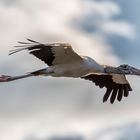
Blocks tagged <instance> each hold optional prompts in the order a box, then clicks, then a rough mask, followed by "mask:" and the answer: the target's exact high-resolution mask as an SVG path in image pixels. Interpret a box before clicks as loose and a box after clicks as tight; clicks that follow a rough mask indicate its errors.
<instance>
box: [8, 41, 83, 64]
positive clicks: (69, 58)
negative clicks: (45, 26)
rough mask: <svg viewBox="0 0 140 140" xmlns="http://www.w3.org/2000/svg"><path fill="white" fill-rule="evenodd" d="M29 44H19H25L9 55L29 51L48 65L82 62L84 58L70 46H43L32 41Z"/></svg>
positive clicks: (62, 44)
mask: <svg viewBox="0 0 140 140" xmlns="http://www.w3.org/2000/svg"><path fill="white" fill-rule="evenodd" d="M27 40H28V41H30V42H29V43H28V42H19V43H20V44H23V45H21V46H15V47H18V49H15V50H11V51H10V53H9V55H11V54H14V53H16V52H19V51H22V50H28V51H29V53H30V54H32V55H34V56H36V57H37V58H39V59H41V60H42V61H44V62H45V63H46V64H47V65H49V66H51V65H57V64H66V63H69V62H73V61H82V58H81V57H80V56H79V55H78V54H77V53H75V52H74V50H73V49H72V47H71V45H70V44H67V43H53V44H51V43H50V44H42V43H39V42H36V41H33V40H31V39H27Z"/></svg>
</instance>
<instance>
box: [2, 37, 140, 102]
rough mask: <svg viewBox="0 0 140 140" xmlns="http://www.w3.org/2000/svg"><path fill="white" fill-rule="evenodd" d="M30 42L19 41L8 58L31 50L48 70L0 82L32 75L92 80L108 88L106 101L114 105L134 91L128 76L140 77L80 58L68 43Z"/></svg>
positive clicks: (131, 69)
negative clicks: (116, 101)
mask: <svg viewBox="0 0 140 140" xmlns="http://www.w3.org/2000/svg"><path fill="white" fill-rule="evenodd" d="M27 40H28V42H19V43H20V44H22V45H20V46H15V47H17V49H15V50H11V51H10V53H9V55H11V54H14V53H16V52H19V51H22V50H28V51H29V53H30V54H32V55H34V56H36V57H37V58H39V59H40V60H42V61H44V62H45V63H46V64H47V65H48V67H46V68H44V69H40V70H37V71H33V72H30V73H28V74H25V75H21V76H6V75H2V76H1V77H0V82H9V81H13V80H17V79H21V78H26V77H30V76H40V75H44V76H53V77H73V78H82V79H85V80H90V81H92V82H94V83H95V85H97V86H99V87H100V88H103V87H106V92H105V95H104V97H103V102H106V101H107V100H108V98H110V102H111V104H113V103H114V101H115V99H117V100H118V101H121V100H122V97H123V96H124V97H127V96H128V95H129V91H132V88H131V86H130V84H129V82H128V81H127V79H126V77H125V75H127V74H129V75H140V70H139V69H136V68H134V67H131V66H129V65H125V64H124V65H120V66H119V67H113V66H107V65H101V64H99V63H97V62H96V61H95V60H93V59H92V58H90V57H88V56H80V55H78V54H77V53H76V52H75V51H74V50H73V49H72V47H71V45H70V44H67V43H52V44H51V43H50V44H49V43H48V44H42V43H39V42H37V41H34V40H31V39H27Z"/></svg>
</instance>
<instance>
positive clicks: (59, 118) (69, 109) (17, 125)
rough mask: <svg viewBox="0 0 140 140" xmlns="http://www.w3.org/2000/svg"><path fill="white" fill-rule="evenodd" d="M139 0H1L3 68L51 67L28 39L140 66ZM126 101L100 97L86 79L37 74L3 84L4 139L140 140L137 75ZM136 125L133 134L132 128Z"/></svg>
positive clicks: (0, 115)
mask: <svg viewBox="0 0 140 140" xmlns="http://www.w3.org/2000/svg"><path fill="white" fill-rule="evenodd" d="M139 4H140V2H139V1H138V0H133V1H131V0H127V1H121V0H116V1H115V0H59V2H58V0H30V1H29V0H0V48H1V51H0V74H8V75H20V74H24V73H26V72H30V71H33V70H37V69H40V68H44V67H46V65H45V64H44V63H43V62H41V61H40V60H38V59H36V58H35V57H33V56H31V55H29V54H28V53H27V52H26V51H25V52H21V53H18V54H15V55H13V56H8V52H9V50H11V49H13V46H16V45H18V43H17V42H18V41H26V38H31V39H33V40H36V41H39V42H42V43H48V42H68V43H70V44H71V45H72V46H73V48H74V50H75V51H76V52H78V53H79V54H81V55H88V56H90V57H92V58H94V59H95V60H96V61H97V62H99V63H101V64H109V65H113V66H118V65H120V64H125V63H128V64H131V65H133V66H135V67H138V68H140V64H139V51H140V47H139V44H140V39H139V36H140V35H139V34H140V32H139V31H140V26H139V25H140V19H139V18H138V17H139V15H138V13H139ZM128 80H129V81H130V83H131V86H132V88H133V92H132V93H131V94H130V96H129V97H128V98H125V99H123V100H122V102H121V103H118V102H116V103H115V104H113V105H111V104H110V103H105V104H103V103H102V97H103V95H104V92H105V89H99V88H98V87H96V86H95V85H94V84H93V83H91V82H87V81H84V80H81V79H72V78H52V77H34V78H28V79H23V80H19V81H14V82H10V83H1V84H0V139H2V140H58V139H59V140H60V139H61V140H63V139H64V140H67V139H68V138H69V139H71V140H93V139H94V140H125V139H127V140H138V139H139V131H140V112H139V105H140V103H139V98H140V95H139V91H140V87H139V80H140V79H139V77H136V76H134V77H131V76H129V77H128ZM131 130H133V132H132V131H131Z"/></svg>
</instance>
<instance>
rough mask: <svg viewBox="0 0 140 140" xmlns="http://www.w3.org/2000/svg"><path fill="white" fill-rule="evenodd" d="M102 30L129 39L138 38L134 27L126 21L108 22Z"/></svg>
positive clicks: (103, 24) (103, 25)
mask: <svg viewBox="0 0 140 140" xmlns="http://www.w3.org/2000/svg"><path fill="white" fill-rule="evenodd" d="M100 28H101V30H102V31H103V32H105V33H107V34H114V35H119V36H121V37H125V38H128V39H134V38H135V37H136V35H135V33H136V31H135V29H134V26H132V25H131V24H129V23H126V22H124V21H107V22H105V23H102V26H100Z"/></svg>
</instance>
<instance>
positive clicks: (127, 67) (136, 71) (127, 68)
mask: <svg viewBox="0 0 140 140" xmlns="http://www.w3.org/2000/svg"><path fill="white" fill-rule="evenodd" d="M117 69H118V70H119V71H120V72H122V74H129V75H139V76H140V69H136V68H134V67H132V66H130V65H127V64H123V65H120V66H119V67H117Z"/></svg>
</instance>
